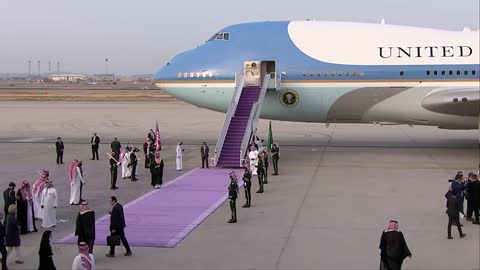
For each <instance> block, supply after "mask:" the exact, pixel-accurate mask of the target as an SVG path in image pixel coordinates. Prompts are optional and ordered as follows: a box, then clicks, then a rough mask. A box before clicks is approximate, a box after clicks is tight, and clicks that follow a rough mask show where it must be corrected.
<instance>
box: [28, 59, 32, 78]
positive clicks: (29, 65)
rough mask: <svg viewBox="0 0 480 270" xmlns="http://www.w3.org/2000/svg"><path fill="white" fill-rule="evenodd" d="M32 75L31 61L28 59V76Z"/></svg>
mask: <svg viewBox="0 0 480 270" xmlns="http://www.w3.org/2000/svg"><path fill="white" fill-rule="evenodd" d="M30 77H32V61H31V60H28V78H29V79H30Z"/></svg>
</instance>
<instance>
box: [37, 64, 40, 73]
mask: <svg viewBox="0 0 480 270" xmlns="http://www.w3.org/2000/svg"><path fill="white" fill-rule="evenodd" d="M37 64H38V77H40V60H38V61H37Z"/></svg>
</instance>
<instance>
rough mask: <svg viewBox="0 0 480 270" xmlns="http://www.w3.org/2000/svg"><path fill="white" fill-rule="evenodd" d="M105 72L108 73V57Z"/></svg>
mask: <svg viewBox="0 0 480 270" xmlns="http://www.w3.org/2000/svg"><path fill="white" fill-rule="evenodd" d="M105 70H106V72H105V74H108V58H105Z"/></svg>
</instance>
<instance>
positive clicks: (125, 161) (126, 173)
mask: <svg viewBox="0 0 480 270" xmlns="http://www.w3.org/2000/svg"><path fill="white" fill-rule="evenodd" d="M130 150H131V149H130V147H128V146H127V148H125V149H124V150H123V151H122V153H121V154H120V162H121V164H122V179H126V178H130V175H131V174H132V172H131V170H130V166H131V165H130Z"/></svg>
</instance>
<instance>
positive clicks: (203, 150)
mask: <svg viewBox="0 0 480 270" xmlns="http://www.w3.org/2000/svg"><path fill="white" fill-rule="evenodd" d="M209 151H210V149H209V148H208V145H207V143H206V142H203V145H202V147H200V153H201V154H202V168H205V163H206V164H207V168H208V152H209Z"/></svg>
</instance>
